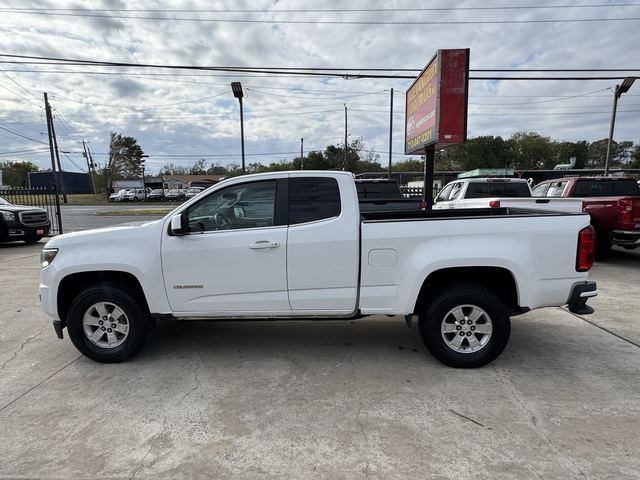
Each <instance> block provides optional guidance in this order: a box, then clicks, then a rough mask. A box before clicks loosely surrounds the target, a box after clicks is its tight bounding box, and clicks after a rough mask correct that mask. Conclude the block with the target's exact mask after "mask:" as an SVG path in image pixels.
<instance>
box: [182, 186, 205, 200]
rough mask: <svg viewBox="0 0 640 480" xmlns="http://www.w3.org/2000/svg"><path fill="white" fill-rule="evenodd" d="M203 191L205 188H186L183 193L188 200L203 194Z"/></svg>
mask: <svg viewBox="0 0 640 480" xmlns="http://www.w3.org/2000/svg"><path fill="white" fill-rule="evenodd" d="M203 190H204V188H200V187H189V188H185V189H184V190H183V192H184V196H185V197H186V198H193V197H195V196H196V195H198V194H199V193H201V192H202V191H203Z"/></svg>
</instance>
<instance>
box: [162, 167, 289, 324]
mask: <svg viewBox="0 0 640 480" xmlns="http://www.w3.org/2000/svg"><path fill="white" fill-rule="evenodd" d="M286 181H287V180H286V179H281V180H258V181H251V182H244V183H238V184H233V185H229V186H228V187H226V188H222V189H220V190H217V191H214V192H213V193H211V194H210V195H207V196H206V197H204V198H202V199H201V200H200V201H199V202H196V203H194V204H193V205H191V206H190V207H189V208H188V209H187V211H186V216H187V224H188V226H187V232H186V234H185V235H183V236H171V235H169V234H168V233H167V232H165V236H164V238H163V241H162V271H163V274H164V280H165V287H166V291H167V296H168V298H169V303H170V304H171V308H172V310H173V311H174V312H182V313H186V314H196V313H202V314H205V313H206V314H207V316H216V315H221V316H223V315H225V314H246V315H251V314H252V312H255V313H256V314H269V313H274V314H277V313H283V312H284V313H286V312H290V311H291V308H290V306H289V298H288V293H287V271H286V261H287V225H286V200H287V199H286ZM278 192H284V193H285V196H284V198H282V201H281V202H280V198H279V196H278ZM281 196H282V195H281ZM279 204H282V205H283V207H282V208H284V216H283V219H282V220H281V219H280V217H281V216H282V215H281V214H280V213H279V212H280V210H278V208H277V205H279Z"/></svg>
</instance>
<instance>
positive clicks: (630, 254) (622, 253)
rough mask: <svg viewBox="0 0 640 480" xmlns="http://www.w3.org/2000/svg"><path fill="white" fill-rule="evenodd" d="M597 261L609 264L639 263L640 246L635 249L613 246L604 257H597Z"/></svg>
mask: <svg viewBox="0 0 640 480" xmlns="http://www.w3.org/2000/svg"><path fill="white" fill-rule="evenodd" d="M597 262H598V263H605V264H610V265H640V247H638V248H636V249H635V250H625V249H624V248H618V247H613V248H612V249H611V251H610V252H609V253H608V254H607V255H606V256H605V257H604V258H601V259H598V260H597Z"/></svg>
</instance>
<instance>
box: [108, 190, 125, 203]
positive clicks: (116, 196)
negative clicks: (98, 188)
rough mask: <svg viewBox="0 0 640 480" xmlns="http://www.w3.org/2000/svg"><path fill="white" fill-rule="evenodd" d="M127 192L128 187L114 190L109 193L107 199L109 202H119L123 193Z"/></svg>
mask: <svg viewBox="0 0 640 480" xmlns="http://www.w3.org/2000/svg"><path fill="white" fill-rule="evenodd" d="M128 192H129V190H128V189H122V190H118V191H117V192H114V193H112V194H111V195H109V201H110V202H121V201H122V200H124V198H125V195H126V194H127V193H128Z"/></svg>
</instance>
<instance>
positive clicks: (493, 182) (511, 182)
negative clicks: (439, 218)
mask: <svg viewBox="0 0 640 480" xmlns="http://www.w3.org/2000/svg"><path fill="white" fill-rule="evenodd" d="M486 207H490V208H497V207H514V208H531V209H534V210H553V211H557V212H580V211H582V200H581V199H579V198H533V197H532V196H531V188H530V187H529V183H528V182H527V181H526V180H525V179H523V178H466V179H460V180H455V181H453V182H450V183H448V184H447V185H445V186H444V188H443V189H442V191H441V192H440V194H439V195H438V196H437V197H436V199H435V203H434V204H433V209H434V210H442V209H449V208H486Z"/></svg>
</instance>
